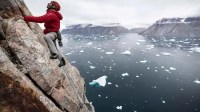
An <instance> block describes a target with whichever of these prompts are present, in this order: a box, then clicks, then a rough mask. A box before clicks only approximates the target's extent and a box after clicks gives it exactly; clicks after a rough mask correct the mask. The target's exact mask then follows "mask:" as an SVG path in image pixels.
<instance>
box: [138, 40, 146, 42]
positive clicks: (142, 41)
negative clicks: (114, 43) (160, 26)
mask: <svg viewBox="0 0 200 112" xmlns="http://www.w3.org/2000/svg"><path fill="white" fill-rule="evenodd" d="M145 41H146V40H138V42H145Z"/></svg>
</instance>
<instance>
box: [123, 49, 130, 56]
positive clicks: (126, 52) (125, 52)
mask: <svg viewBox="0 0 200 112" xmlns="http://www.w3.org/2000/svg"><path fill="white" fill-rule="evenodd" d="M122 54H125V55H131V52H130V51H129V50H126V51H124V52H123V53H122Z"/></svg>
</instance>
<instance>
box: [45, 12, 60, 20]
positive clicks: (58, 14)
mask: <svg viewBox="0 0 200 112" xmlns="http://www.w3.org/2000/svg"><path fill="white" fill-rule="evenodd" d="M48 12H52V13H55V14H56V15H57V16H58V18H59V19H60V20H62V19H63V16H62V14H61V13H60V12H58V11H56V10H48Z"/></svg>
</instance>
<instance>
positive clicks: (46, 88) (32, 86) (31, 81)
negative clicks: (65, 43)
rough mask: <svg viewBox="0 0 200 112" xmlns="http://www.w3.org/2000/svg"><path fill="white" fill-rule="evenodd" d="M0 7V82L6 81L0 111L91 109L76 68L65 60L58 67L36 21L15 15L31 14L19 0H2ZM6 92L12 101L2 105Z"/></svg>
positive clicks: (88, 111) (84, 111) (73, 111)
mask: <svg viewBox="0 0 200 112" xmlns="http://www.w3.org/2000/svg"><path fill="white" fill-rule="evenodd" d="M0 7H1V11H4V13H0V16H1V17H2V19H3V20H4V21H5V24H4V25H3V27H2V29H3V31H4V33H5V37H6V41H3V40H0V46H1V47H0V76H1V82H5V83H6V82H8V83H6V84H3V85H2V84H0V85H1V86H0V111H2V112H4V111H16V112H21V111H23V112H31V111H33V110H35V111H37V112H61V111H68V112H94V107H93V106H92V105H91V104H90V103H89V102H88V100H87V98H86V97H85V86H84V84H85V82H84V80H83V78H82V77H81V76H80V73H79V71H78V70H77V69H76V68H75V67H74V66H72V65H71V64H70V63H69V62H68V61H67V60H66V63H67V64H66V66H64V67H61V68H59V67H58V63H59V61H58V60H50V59H49V56H50V52H49V49H48V48H47V45H46V43H45V41H44V39H43V34H42V30H41V28H40V27H39V25H38V24H35V23H26V22H25V21H24V20H20V19H17V18H16V16H17V15H18V14H20V15H31V13H30V12H29V10H28V9H27V7H26V6H25V4H24V2H23V0H4V1H1V2H0ZM5 7H10V9H9V10H6V8H5ZM18 77H19V78H18ZM5 88H8V89H5ZM21 90H23V91H21ZM2 91H5V92H2ZM10 91H11V93H10ZM13 91H14V92H16V94H14V93H12V92H13ZM6 95H8V96H9V95H10V96H12V97H13V99H9V101H10V102H13V103H12V105H9V103H6V104H7V105H4V103H5V102H6V100H7V97H6ZM15 98H16V99H15ZM18 100H19V101H18ZM20 100H21V101H20ZM19 102H22V103H19ZM9 109H10V110H9ZM26 109H28V110H26Z"/></svg>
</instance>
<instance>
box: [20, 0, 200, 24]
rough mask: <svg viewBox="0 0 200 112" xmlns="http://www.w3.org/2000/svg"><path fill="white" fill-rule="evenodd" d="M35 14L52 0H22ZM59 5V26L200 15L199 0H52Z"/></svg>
mask: <svg viewBox="0 0 200 112" xmlns="http://www.w3.org/2000/svg"><path fill="white" fill-rule="evenodd" d="M24 1H25V3H26V5H27V6H28V8H29V10H30V11H31V12H32V14H33V15H34V16H40V15H43V14H45V13H46V6H47V3H49V2H50V1H51V0H24ZM55 1H57V2H58V3H60V5H61V10H60V13H61V14H62V15H63V17H64V18H63V20H62V21H61V24H62V27H64V26H66V25H72V24H87V23H92V24H109V23H120V24H121V25H122V26H125V27H127V28H136V27H149V26H150V25H152V24H153V23H154V22H156V21H157V20H160V19H162V18H172V17H183V18H184V17H192V16H200V0H55Z"/></svg>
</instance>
